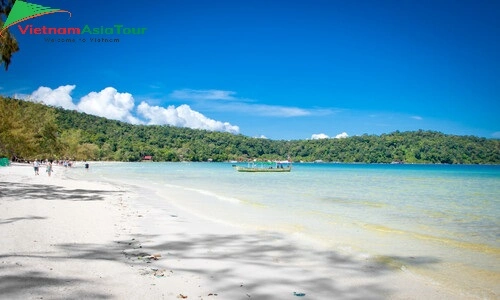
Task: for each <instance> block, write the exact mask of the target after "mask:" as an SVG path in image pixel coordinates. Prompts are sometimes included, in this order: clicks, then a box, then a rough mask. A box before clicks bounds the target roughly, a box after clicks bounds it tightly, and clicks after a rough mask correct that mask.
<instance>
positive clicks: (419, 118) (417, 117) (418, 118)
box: [411, 116, 423, 121]
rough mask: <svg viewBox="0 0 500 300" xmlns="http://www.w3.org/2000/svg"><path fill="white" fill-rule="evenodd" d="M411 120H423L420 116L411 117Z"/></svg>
mask: <svg viewBox="0 0 500 300" xmlns="http://www.w3.org/2000/svg"><path fill="white" fill-rule="evenodd" d="M411 118H412V119H415V120H418V121H421V120H423V118H422V117H420V116H412V117H411Z"/></svg>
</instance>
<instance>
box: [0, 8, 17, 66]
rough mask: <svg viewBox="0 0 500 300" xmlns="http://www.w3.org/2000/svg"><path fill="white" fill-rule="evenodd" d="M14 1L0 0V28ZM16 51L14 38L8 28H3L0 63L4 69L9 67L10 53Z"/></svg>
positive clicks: (0, 43)
mask: <svg viewBox="0 0 500 300" xmlns="http://www.w3.org/2000/svg"><path fill="white" fill-rule="evenodd" d="M15 1H16V0H0V28H2V27H3V20H2V19H3V17H4V16H5V18H6V17H7V15H8V14H9V13H10V10H11V9H12V6H13V5H14V2H15ZM17 51H19V45H18V44H17V40H16V38H15V37H14V36H13V35H12V34H11V33H10V32H9V30H8V29H7V30H5V31H4V32H3V33H2V35H0V65H1V64H4V67H5V71H7V70H8V69H9V65H10V62H11V59H12V54H14V53H15V52H17Z"/></svg>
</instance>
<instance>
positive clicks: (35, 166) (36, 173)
mask: <svg viewBox="0 0 500 300" xmlns="http://www.w3.org/2000/svg"><path fill="white" fill-rule="evenodd" d="M39 168H40V163H39V162H38V159H35V162H34V163H33V169H35V175H40V174H38V169H39Z"/></svg>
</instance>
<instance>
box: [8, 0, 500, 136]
mask: <svg viewBox="0 0 500 300" xmlns="http://www.w3.org/2000/svg"><path fill="white" fill-rule="evenodd" d="M29 2H31V3H36V4H40V5H44V6H49V7H53V8H60V9H64V10H67V11H70V12H71V17H69V14H67V13H56V14H50V15H45V16H42V17H38V18H34V19H31V20H27V21H24V22H22V23H20V24H19V25H21V26H22V27H23V28H25V26H27V25H31V26H32V27H42V26H46V27H79V28H83V27H84V26H85V25H89V26H90V27H91V28H100V27H101V26H103V27H105V28H106V27H113V26H114V25H115V24H121V25H123V26H124V27H127V28H147V29H146V31H145V33H144V34H142V35H124V34H121V35H118V34H110V35H106V34H95V35H91V34H81V35H34V34H24V35H23V34H22V33H21V32H20V30H19V28H18V27H17V26H14V27H11V28H10V31H11V32H12V33H13V34H14V35H15V36H16V38H17V39H18V41H19V44H20V48H21V51H20V52H18V53H16V54H15V56H14V57H13V61H12V64H11V66H10V67H9V71H8V72H5V71H3V70H1V71H0V94H2V95H5V96H15V97H19V98H25V99H31V100H34V101H41V102H45V103H48V104H52V105H58V106H62V107H65V108H70V109H78V110H80V111H84V112H87V113H91V114H96V115H101V116H105V117H108V118H113V119H119V120H123V121H127V122H131V123H142V124H171V125H175V126H186V127H192V128H205V129H209V130H220V131H228V132H233V133H241V134H244V135H247V136H252V137H267V138H271V139H309V138H319V137H332V138H333V137H336V136H338V135H341V134H343V133H344V134H343V136H345V134H347V135H349V136H353V135H361V134H365V133H367V134H382V133H389V132H392V131H395V130H400V131H406V130H418V129H424V130H437V131H442V132H444V133H449V134H459V135H477V136H483V137H487V138H500V121H499V120H500V118H499V114H500V55H499V53H500V39H499V36H500V21H499V20H500V2H499V1H494V0H491V1H421V0H419V1H369V0H365V1H361V0H360V1H335V0H330V1H320V0H307V1H305V0H304V1H293V0H289V1H275V0H267V1H260V0H254V1H240V0H231V1H216V0H214V1H202V0H199V1H194V0H176V1H172V0H163V1H160V0H158V1H157V0H152V1H146V2H138V1H129V0H125V1H96V0H89V1H67V0H66V1H63V0H59V1H57V0H30V1H29ZM45 38H55V39H56V40H57V39H60V38H62V39H67V38H74V39H75V42H73V43H66V42H58V41H56V42H53V43H50V42H46V41H45ZM82 38H84V39H85V42H82V41H81V40H80V39H82ZM91 38H113V39H114V38H119V42H115V43H106V42H100V43H96V42H90V39H91Z"/></svg>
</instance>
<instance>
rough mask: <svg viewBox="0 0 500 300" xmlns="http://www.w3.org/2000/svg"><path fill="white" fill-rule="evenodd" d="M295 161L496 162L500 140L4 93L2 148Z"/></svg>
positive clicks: (0, 151)
mask: <svg viewBox="0 0 500 300" xmlns="http://www.w3.org/2000/svg"><path fill="white" fill-rule="evenodd" d="M145 155H150V156H152V157H153V160H154V161H183V160H184V161H208V160H212V161H227V160H247V159H254V158H257V159H286V158H287V157H290V158H291V159H292V160H294V161H299V160H302V161H315V160H323V161H325V162H367V163H390V162H393V161H401V162H406V163H448V164H499V163H500V140H495V139H486V138H479V137H474V136H454V135H446V134H443V133H439V132H433V131H414V132H394V133H390V134H383V135H380V136H375V135H363V136H354V137H349V138H344V139H322V140H294V141H276V140H268V139H261V138H250V137H246V136H243V135H234V134H230V133H222V132H211V131H205V130H195V129H188V128H178V127H172V126H151V125H131V124H128V123H124V122H120V121H114V120H108V119H105V118H101V117H96V116H92V115H87V114H84V113H80V112H76V111H69V110H64V109H61V108H54V107H49V106H45V105H42V104H37V103H32V102H26V101H20V100H13V99H9V98H3V97H0V156H7V157H11V158H12V157H19V158H24V159H34V158H48V159H64V158H69V159H76V160H84V159H86V160H115V161H140V160H141V159H142V158H143V157H144V156H145Z"/></svg>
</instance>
